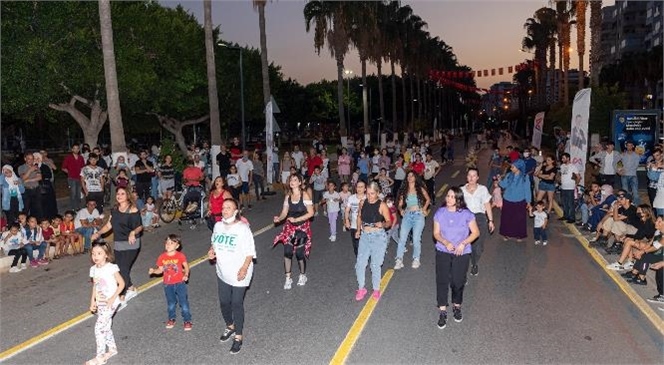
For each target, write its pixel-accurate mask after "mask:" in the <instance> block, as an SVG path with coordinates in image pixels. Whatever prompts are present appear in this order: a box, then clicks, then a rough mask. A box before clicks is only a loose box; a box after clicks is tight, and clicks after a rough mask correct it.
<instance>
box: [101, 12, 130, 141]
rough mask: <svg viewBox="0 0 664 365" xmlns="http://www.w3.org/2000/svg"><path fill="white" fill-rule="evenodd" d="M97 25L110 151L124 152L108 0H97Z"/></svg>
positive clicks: (123, 136)
mask: <svg viewBox="0 0 664 365" xmlns="http://www.w3.org/2000/svg"><path fill="white" fill-rule="evenodd" d="M99 25H100V28H101V47H102V53H103V58H104V79H105V81H106V103H107V104H108V116H109V119H110V122H109V126H110V130H111V151H113V152H114V153H117V152H123V153H124V152H126V151H127V145H126V143H125V135H124V127H123V125H122V110H121V109H120V92H119V91H118V74H117V71H116V67H115V49H114V44H113V22H112V18H111V2H110V0H99Z"/></svg>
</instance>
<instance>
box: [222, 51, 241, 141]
mask: <svg viewBox="0 0 664 365" xmlns="http://www.w3.org/2000/svg"><path fill="white" fill-rule="evenodd" d="M217 44H218V45H220V46H222V47H224V48H228V49H231V50H234V51H239V52H240V118H241V120H242V150H245V149H246V147H247V136H246V131H245V122H244V72H242V48H241V47H233V46H229V45H227V44H225V43H217Z"/></svg>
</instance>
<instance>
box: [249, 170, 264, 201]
mask: <svg viewBox="0 0 664 365" xmlns="http://www.w3.org/2000/svg"><path fill="white" fill-rule="evenodd" d="M252 177H253V180H254V191H255V193H256V200H260V198H261V194H262V193H264V192H265V182H264V180H263V177H262V176H260V175H252ZM259 191H260V193H259Z"/></svg>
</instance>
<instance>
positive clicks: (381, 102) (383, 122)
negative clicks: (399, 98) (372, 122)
mask: <svg viewBox="0 0 664 365" xmlns="http://www.w3.org/2000/svg"><path fill="white" fill-rule="evenodd" d="M376 71H377V72H378V107H379V108H380V123H381V124H380V125H382V126H383V129H384V128H387V121H386V120H385V100H384V99H383V62H382V60H381V59H380V58H379V59H378V62H376ZM378 137H379V138H380V136H378ZM379 141H380V140H379Z"/></svg>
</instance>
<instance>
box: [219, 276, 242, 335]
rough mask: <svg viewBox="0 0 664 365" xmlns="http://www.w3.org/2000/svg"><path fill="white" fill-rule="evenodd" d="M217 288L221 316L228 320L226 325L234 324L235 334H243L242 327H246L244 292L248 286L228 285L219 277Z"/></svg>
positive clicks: (225, 320)
mask: <svg viewBox="0 0 664 365" xmlns="http://www.w3.org/2000/svg"><path fill="white" fill-rule="evenodd" d="M217 289H218V292H219V307H220V308H221V316H222V317H223V318H224V322H226V327H228V326H230V325H233V326H234V327H235V334H236V335H238V336H242V329H243V328H244V293H245V292H246V290H247V288H246V287H242V286H231V285H228V284H226V283H225V282H223V281H222V280H221V279H219V277H217Z"/></svg>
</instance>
